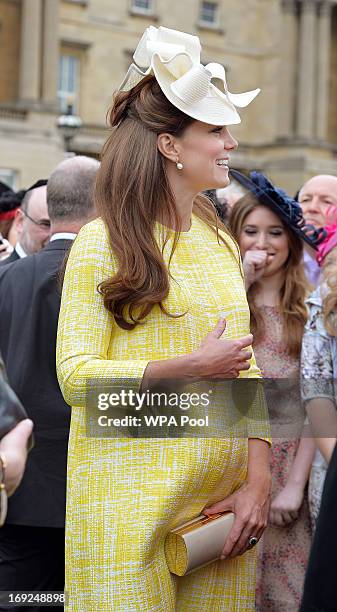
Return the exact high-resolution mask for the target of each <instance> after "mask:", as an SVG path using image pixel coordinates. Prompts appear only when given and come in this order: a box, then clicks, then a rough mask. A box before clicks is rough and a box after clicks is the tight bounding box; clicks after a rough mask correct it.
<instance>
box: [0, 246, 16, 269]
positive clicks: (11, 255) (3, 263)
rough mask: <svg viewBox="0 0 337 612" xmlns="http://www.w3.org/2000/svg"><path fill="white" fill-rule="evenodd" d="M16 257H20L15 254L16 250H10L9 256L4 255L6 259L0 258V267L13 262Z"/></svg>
mask: <svg viewBox="0 0 337 612" xmlns="http://www.w3.org/2000/svg"><path fill="white" fill-rule="evenodd" d="M18 259H20V257H19V255H18V254H17V252H16V250H15V249H14V251H12V252H11V254H10V256H9V257H6V259H2V260H1V261H0V267H2V266H7V265H8V264H10V263H13V262H14V261H17V260H18Z"/></svg>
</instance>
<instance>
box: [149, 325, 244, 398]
mask: <svg viewBox="0 0 337 612" xmlns="http://www.w3.org/2000/svg"><path fill="white" fill-rule="evenodd" d="M225 329H226V320H225V319H220V320H219V322H218V323H217V325H216V326H215V328H214V329H213V330H212V331H211V332H209V334H207V336H206V337H205V339H204V340H203V342H202V343H201V345H200V347H199V348H198V349H196V350H195V351H193V352H192V353H189V354H188V355H183V356H181V357H174V358H173V359H162V360H160V361H150V362H149V363H148V365H147V367H146V370H145V373H144V377H143V382H142V388H146V387H147V386H148V385H149V384H150V382H151V379H156V380H159V379H161V378H163V379H165V378H166V379H168V378H175V377H176V378H180V379H181V378H186V379H189V380H191V379H200V378H204V379H205V378H207V379H226V378H237V377H238V376H239V374H240V372H242V371H243V370H249V368H250V362H249V360H250V359H251V357H252V352H251V351H249V350H248V351H247V350H246V349H247V347H250V346H251V345H252V342H253V336H252V334H247V336H243V337H242V338H237V339H236V340H223V339H221V336H222V334H223V333H224V331H225Z"/></svg>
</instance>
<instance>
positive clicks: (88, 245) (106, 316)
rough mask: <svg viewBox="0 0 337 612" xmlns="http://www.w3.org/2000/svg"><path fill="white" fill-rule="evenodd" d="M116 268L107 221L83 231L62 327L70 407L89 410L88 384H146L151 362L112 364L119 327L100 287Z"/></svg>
mask: <svg viewBox="0 0 337 612" xmlns="http://www.w3.org/2000/svg"><path fill="white" fill-rule="evenodd" d="M114 267H115V268H116V263H115V262H114V259H113V254H112V252H111V249H110V245H109V242H108V238H107V233H106V229H105V226H104V224H103V222H102V221H100V220H96V221H94V222H92V223H89V224H88V225H86V226H84V227H83V228H82V229H81V231H80V233H79V234H78V236H77V238H76V240H75V242H74V244H73V246H72V249H71V252H70V256H69V259H68V263H67V268H66V273H65V279H64V285H63V291H62V300H61V309H60V316H59V324H58V340H57V354H56V362H57V374H58V379H59V384H60V387H61V391H62V393H63V396H64V399H65V401H66V402H67V403H68V404H70V405H72V406H84V405H85V404H86V391H87V385H88V382H89V380H105V381H106V380H115V379H125V378H128V379H135V380H136V379H138V380H139V379H142V377H143V375H144V371H145V368H146V366H147V364H148V360H139V359H137V357H135V359H134V360H131V359H126V360H120V359H118V360H117V359H116V360H114V359H108V348H109V346H110V342H111V338H112V335H113V330H114V327H115V325H116V324H115V322H114V319H113V317H112V315H111V314H110V313H109V312H108V311H107V310H106V308H105V307H104V304H103V299H102V296H101V295H100V294H99V293H98V290H97V286H98V285H99V283H101V282H102V281H103V280H105V279H107V278H109V277H111V275H112V274H113V272H114Z"/></svg>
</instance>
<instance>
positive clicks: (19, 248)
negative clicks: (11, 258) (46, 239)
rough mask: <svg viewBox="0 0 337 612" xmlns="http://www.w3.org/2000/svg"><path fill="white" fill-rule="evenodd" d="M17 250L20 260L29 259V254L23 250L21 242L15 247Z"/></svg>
mask: <svg viewBox="0 0 337 612" xmlns="http://www.w3.org/2000/svg"><path fill="white" fill-rule="evenodd" d="M15 250H16V252H17V254H18V255H19V257H20V259H23V257H27V253H26V251H25V250H24V249H23V248H22V246H21V244H20V242H17V243H16V245H15Z"/></svg>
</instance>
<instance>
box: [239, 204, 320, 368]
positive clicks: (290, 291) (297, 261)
mask: <svg viewBox="0 0 337 612" xmlns="http://www.w3.org/2000/svg"><path fill="white" fill-rule="evenodd" d="M257 206H263V204H260V202H259V201H258V200H257V199H256V198H255V197H254V196H253V195H252V194H248V195H246V196H245V197H243V198H241V200H239V201H238V202H237V203H236V204H235V206H234V207H233V209H232V212H231V215H230V218H229V227H230V229H231V231H232V233H233V235H234V237H235V238H236V240H237V241H238V242H239V240H240V235H241V232H242V228H243V225H244V222H245V219H246V217H247V216H248V215H249V213H251V212H252V211H253V210H254V208H256V207H257ZM282 225H283V227H284V229H285V231H286V234H287V238H288V244H289V257H288V260H287V262H286V264H285V266H286V274H285V278H284V283H283V285H282V287H281V290H280V312H281V314H282V317H283V338H284V344H285V347H286V349H287V351H288V353H289V354H290V355H292V356H294V357H299V355H300V351H301V342H302V336H303V330H304V325H305V323H306V320H307V309H306V306H305V303H304V301H305V298H306V297H307V295H308V293H309V291H310V285H309V283H308V281H307V279H306V277H305V274H304V268H303V244H302V242H301V240H300V239H299V238H298V237H297V236H296V235H295V234H294V232H292V231H291V230H290V229H289V228H288V227H287V226H286V225H285V224H283V222H282ZM258 290H259V283H258V281H257V282H256V283H253V284H252V285H251V286H250V287H249V289H248V291H247V298H248V303H249V308H250V321H251V331H252V333H253V335H254V343H256V342H258V341H259V340H260V339H261V338H262V337H263V335H264V332H265V324H264V319H263V316H262V314H261V311H260V309H259V308H258V306H257V305H256V302H255V299H256V295H257V293H258Z"/></svg>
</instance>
